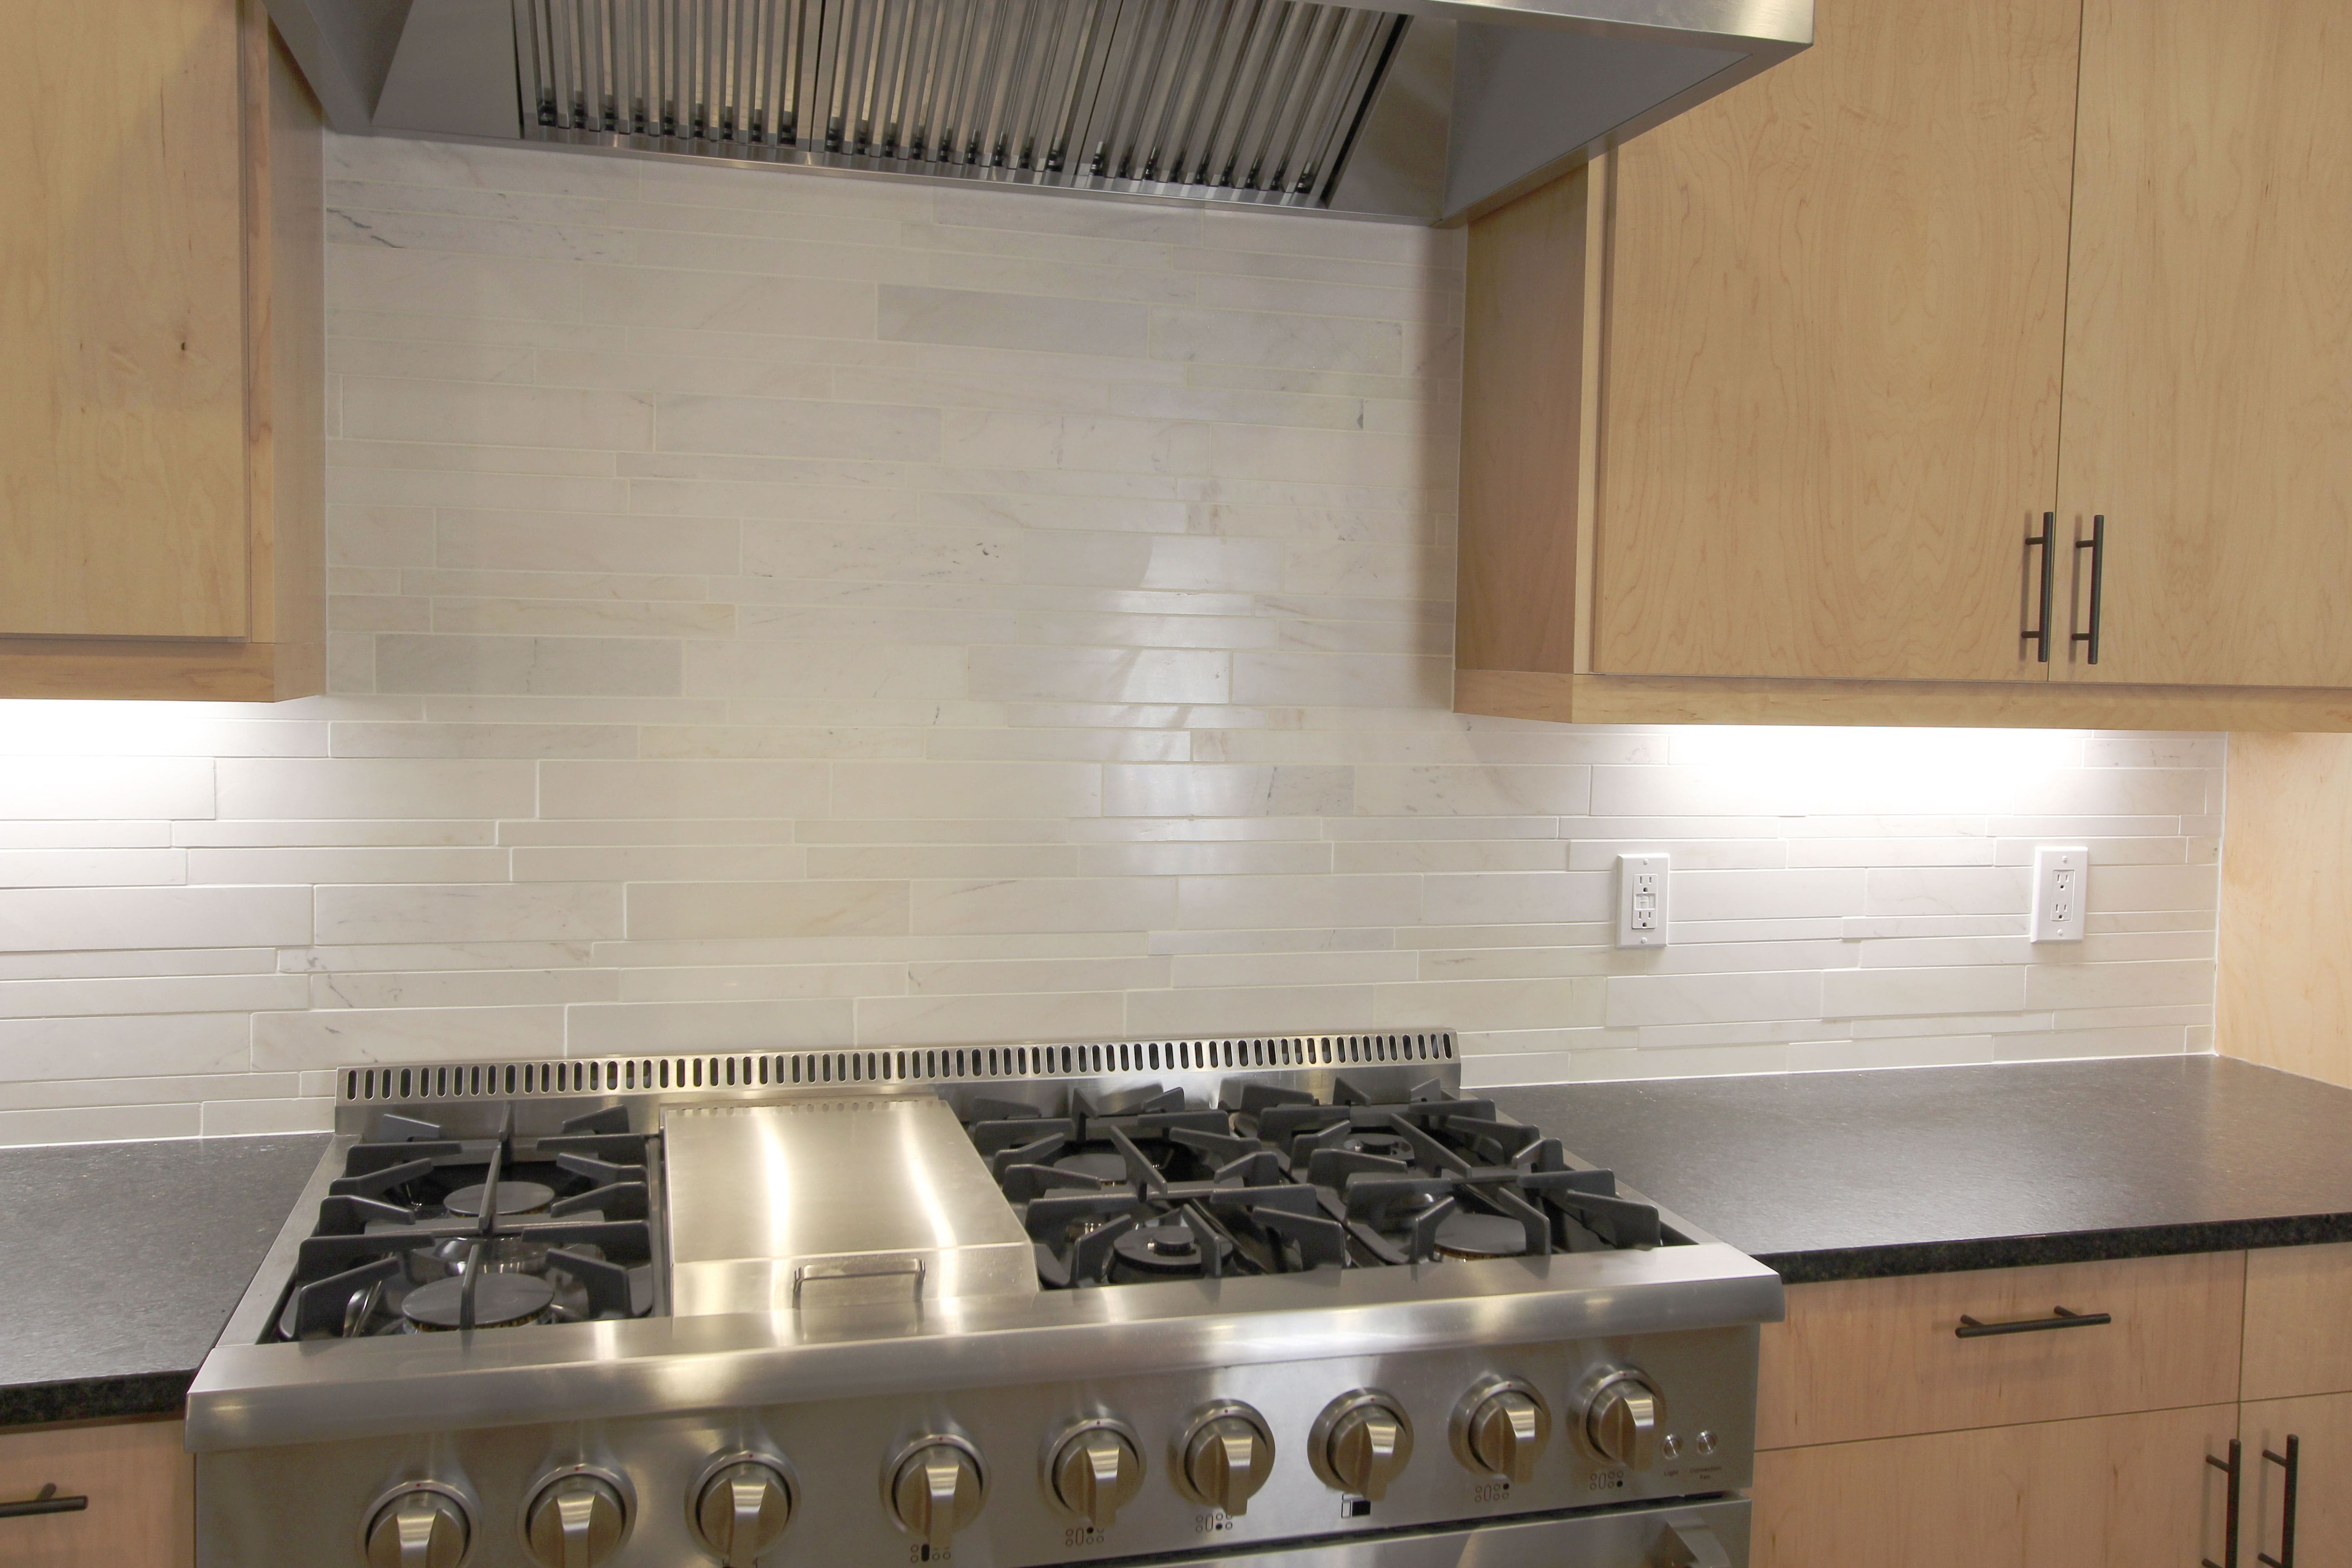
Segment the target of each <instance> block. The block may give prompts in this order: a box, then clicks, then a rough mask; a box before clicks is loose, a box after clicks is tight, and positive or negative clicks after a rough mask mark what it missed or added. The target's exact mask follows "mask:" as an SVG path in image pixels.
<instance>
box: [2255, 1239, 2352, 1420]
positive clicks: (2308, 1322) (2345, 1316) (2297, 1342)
mask: <svg viewBox="0 0 2352 1568" xmlns="http://www.w3.org/2000/svg"><path fill="white" fill-rule="evenodd" d="M2347 1393H2352V1246H2347V1247H2268V1248H2265V1249H2263V1251H2260V1252H2250V1253H2248V1254H2246V1386H2245V1397H2246V1398H2248V1399H2292V1398H2294V1396H2295V1395H2297V1394H2347Z"/></svg>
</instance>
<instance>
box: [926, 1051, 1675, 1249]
mask: <svg viewBox="0 0 2352 1568" xmlns="http://www.w3.org/2000/svg"><path fill="white" fill-rule="evenodd" d="M1228 1093H1229V1094H1230V1096H1231V1098H1230V1099H1229V1100H1228V1101H1227V1103H1225V1104H1223V1105H1221V1106H1218V1107H1216V1108H1209V1107H1205V1106H1194V1105H1188V1104H1187V1103H1186V1102H1185V1100H1184V1097H1183V1095H1182V1093H1181V1091H1180V1090H1176V1089H1161V1088H1160V1086H1159V1085H1157V1084H1153V1085H1149V1086H1146V1087H1144V1088H1140V1089H1129V1090H1126V1091H1123V1092H1121V1093H1119V1094H1118V1095H1113V1096H1104V1097H1102V1098H1100V1099H1099V1100H1097V1099H1091V1098H1089V1097H1088V1095H1087V1093H1086V1091H1084V1090H1083V1089H1073V1090H1072V1091H1071V1093H1070V1097H1069V1101H1068V1108H1067V1113H1066V1115H1063V1116H1058V1117H1057V1116H1053V1115H1049V1114H1046V1113H1045V1111H1044V1110H1041V1109H1040V1108H1038V1107H1035V1106H1032V1105H1028V1104H1024V1103H1016V1102H1011V1101H1005V1100H991V1099H981V1098H975V1099H974V1100H971V1102H969V1103H968V1105H967V1107H966V1110H965V1117H966V1120H965V1131H967V1133H968V1134H969V1135H970V1137H971V1140H972V1144H973V1146H974V1147H975V1148H976V1149H978V1150H979V1152H980V1153H981V1155H982V1158H983V1159H985V1160H986V1161H987V1162H988V1165H989V1170H990V1172H991V1173H992V1174H993V1175H994V1176H995V1178H996V1181H997V1184H998V1186H999V1188H1000V1189H1001V1190H1002V1191H1003V1194H1004V1196H1005V1197H1006V1199H1007V1200H1009V1201H1010V1202H1011V1203H1012V1204H1013V1208H1014V1210H1015V1212H1017V1213H1018V1214H1019V1215H1021V1218H1022V1224H1023V1226H1024V1228H1025V1229H1026V1230H1027V1231H1028V1233H1029V1237H1030V1240H1031V1241H1032V1242H1033V1243H1034V1250H1035V1253H1036V1258H1037V1274H1038V1278H1039V1279H1040V1280H1041V1281H1042V1282H1043V1283H1044V1284H1045V1286H1046V1287H1047V1288H1049V1289H1072V1288H1083V1287H1087V1286H1097V1285H1127V1284H1139V1283H1144V1282H1147V1281H1150V1280H1155V1279H1198V1278H1208V1279H1219V1278H1223V1276H1224V1275H1226V1274H1286V1273H1292V1272H1297V1271H1299V1270H1304V1269H1313V1268H1380V1267H1383V1266H1391V1265H1412V1264H1431V1263H1437V1262H1441V1261H1444V1260H1447V1259H1456V1260H1463V1261H1474V1260H1480V1259H1491V1258H1518V1257H1525V1256H1528V1255H1534V1256H1538V1257H1541V1256H1547V1255H1549V1254H1551V1253H1554V1252H1591V1251H1607V1250H1613V1249H1619V1248H1626V1247H1636V1248H1639V1247H1656V1246H1658V1245H1660V1244H1661V1243H1662V1242H1664V1241H1665V1240H1666V1239H1667V1237H1666V1236H1665V1233H1664V1229H1663V1227H1662V1226H1661V1225H1660V1223H1659V1219H1658V1211H1657V1210H1656V1209H1655V1208H1654V1207H1652V1206H1651V1205H1648V1204H1644V1203H1642V1202H1639V1201H1637V1200H1634V1199H1630V1198H1624V1197H1621V1196H1619V1195H1618V1193H1617V1182H1616V1178H1615V1177H1614V1176H1613V1175H1612V1174H1611V1173H1609V1172H1607V1171H1602V1170H1594V1169H1592V1168H1590V1167H1581V1166H1578V1165H1576V1164H1575V1163H1572V1162H1571V1161H1570V1159H1569V1158H1568V1155H1567V1153H1566V1152H1565V1151H1564V1150H1562V1149H1561V1147H1560V1145H1559V1141H1558V1140H1556V1139H1549V1138H1546V1137H1544V1136H1543V1135H1542V1134H1541V1133H1539V1132H1538V1131H1536V1130H1535V1129H1534V1128H1532V1127H1528V1126H1523V1125H1521V1124H1520V1123H1518V1122H1516V1121H1507V1120H1505V1119H1503V1118H1501V1117H1499V1116H1497V1115H1496V1110H1495V1104H1494V1102H1493V1101H1492V1100H1477V1099H1465V1098H1463V1097H1461V1096H1458V1095H1455V1094H1453V1093H1450V1092H1448V1091H1447V1090H1445V1089H1444V1088H1442V1087H1441V1086H1440V1085H1438V1084H1437V1083H1434V1082H1431V1083H1425V1084H1423V1085H1422V1086H1421V1087H1420V1088H1418V1089H1414V1090H1412V1093H1411V1094H1409V1095H1407V1096H1406V1097H1404V1098H1403V1099H1401V1100H1385V1101H1383V1100H1375V1099H1374V1098H1373V1097H1372V1096H1371V1095H1370V1094H1368V1093H1366V1092H1364V1091H1363V1090H1362V1089H1359V1088H1358V1087H1357V1086H1355V1085H1354V1084H1351V1083H1350V1082H1349V1080H1348V1079H1344V1078H1342V1079H1338V1080H1336V1081H1335V1082H1334V1083H1333V1086H1332V1095H1331V1098H1330V1099H1329V1100H1321V1099H1318V1097H1317V1096H1315V1095H1313V1094H1310V1093H1308V1092H1307V1091H1306V1090H1305V1089H1293V1088H1289V1087H1287V1086H1285V1085H1277V1084H1269V1083H1264V1082H1249V1083H1237V1084H1233V1085H1231V1086H1229V1089H1228ZM1204 1238H1205V1239H1204ZM1209 1241H1213V1243H1214V1245H1213V1247H1207V1249H1206V1250H1204V1249H1203V1248H1204V1247H1206V1246H1207V1242H1209Z"/></svg>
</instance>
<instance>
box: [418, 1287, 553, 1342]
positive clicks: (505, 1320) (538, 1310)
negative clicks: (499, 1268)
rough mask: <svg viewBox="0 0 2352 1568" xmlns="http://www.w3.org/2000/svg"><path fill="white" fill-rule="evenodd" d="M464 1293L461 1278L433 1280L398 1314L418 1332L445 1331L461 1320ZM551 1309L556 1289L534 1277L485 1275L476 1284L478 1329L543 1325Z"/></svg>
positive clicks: (456, 1325)
mask: <svg viewBox="0 0 2352 1568" xmlns="http://www.w3.org/2000/svg"><path fill="white" fill-rule="evenodd" d="M465 1294H466V1281H465V1280H464V1279H457V1278H452V1279H436V1280H435V1281H434V1282H433V1283H432V1284H430V1285H419V1286H418V1287H417V1288H416V1289H414V1290H411V1291H410V1292H409V1293H408V1295H407V1296H406V1298H404V1300H402V1301H401V1303H400V1315H401V1316H402V1317H403V1318H404V1319H405V1320H407V1321H408V1322H409V1323H410V1324H411V1325H413V1326H414V1327H415V1329H416V1330H417V1331H419V1332H422V1333H442V1332H446V1331H451V1330H455V1329H457V1327H458V1326H459V1325H460V1324H461V1323H462V1322H463V1321H464V1313H465ZM554 1306H555V1287H554V1286H553V1285H551V1284H550V1283H548V1282H547V1281H546V1280H545V1279H541V1278H539V1277H538V1276H537V1275H533V1274H488V1273H485V1274H484V1275H483V1276H482V1277H481V1278H480V1279H478V1280H476V1281H475V1285H474V1326H475V1327H476V1328H478V1329H504V1328H511V1327H513V1326H514V1325H516V1324H518V1323H539V1322H544V1321H547V1317H548V1314H549V1312H550V1311H551V1310H552V1309H553V1307H554Z"/></svg>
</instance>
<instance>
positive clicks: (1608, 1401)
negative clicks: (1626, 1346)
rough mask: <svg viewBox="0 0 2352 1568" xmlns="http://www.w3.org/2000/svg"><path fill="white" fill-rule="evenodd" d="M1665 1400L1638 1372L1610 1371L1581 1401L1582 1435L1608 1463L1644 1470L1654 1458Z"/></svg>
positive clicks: (1656, 1452)
mask: <svg viewBox="0 0 2352 1568" xmlns="http://www.w3.org/2000/svg"><path fill="white" fill-rule="evenodd" d="M1665 1416H1666V1405H1665V1401H1664V1399H1662V1398H1660V1397H1659V1395H1658V1391H1657V1390H1656V1389H1654V1388H1653V1387H1651V1386H1650V1384H1649V1383H1648V1381H1647V1380H1646V1379H1644V1378H1643V1376H1642V1374H1641V1373H1634V1372H1620V1373H1611V1374H1610V1375H1609V1376H1607V1377H1605V1378H1603V1379H1602V1380H1601V1385H1600V1387H1599V1388H1597V1389H1595V1390H1594V1391H1593V1393H1592V1394H1591V1397H1590V1398H1588V1399H1587V1400H1586V1402H1585V1405H1584V1436H1585V1437H1586V1439H1587V1440H1588V1441H1589V1442H1591V1445H1592V1451H1593V1452H1594V1453H1596V1454H1598V1455H1600V1456H1601V1458H1604V1459H1607V1460H1608V1461H1609V1462H1610V1463H1612V1464H1617V1465H1624V1466H1626V1467H1628V1468H1632V1469H1636V1470H1646V1469H1648V1468H1650V1467H1651V1466H1652V1465H1653V1464H1654V1463H1656V1462H1657V1458H1658V1431H1659V1428H1660V1426H1662V1425H1663V1424H1664V1421H1665Z"/></svg>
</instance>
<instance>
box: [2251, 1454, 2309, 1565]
mask: <svg viewBox="0 0 2352 1568" xmlns="http://www.w3.org/2000/svg"><path fill="white" fill-rule="evenodd" d="M2263 1458H2265V1459H2268V1460H2269V1461H2270V1462H2271V1463H2272V1464H2273V1465H2276V1466H2277V1467H2278V1468H2280V1469H2283V1470H2284V1471H2285V1472H2286V1503H2285V1506H2284V1508H2283V1509H2282V1510H2281V1512H2282V1513H2283V1515H2284V1520H2285V1522H2284V1523H2283V1524H2281V1525H2280V1526H2279V1554H2278V1555H2277V1556H2275V1557H2273V1556H2272V1555H2271V1554H2270V1553H2269V1552H2263V1551H2260V1550H2257V1551H2256V1552H2254V1561H2255V1562H2257V1563H2264V1564H2267V1568H2294V1493H2295V1484H2296V1483H2297V1482H2298V1481H2300V1480H2301V1479H2303V1439H2302V1438H2300V1437H2298V1436H2295V1435H2294V1433H2292V1432H2290V1433H2288V1434H2287V1435H2286V1452H2285V1453H2284V1454H2273V1453H2272V1452H2271V1451H2270V1450H2269V1449H2268V1448H2264V1449H2263Z"/></svg>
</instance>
